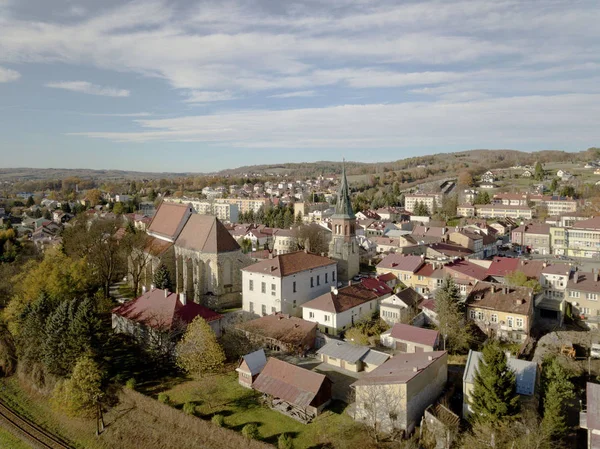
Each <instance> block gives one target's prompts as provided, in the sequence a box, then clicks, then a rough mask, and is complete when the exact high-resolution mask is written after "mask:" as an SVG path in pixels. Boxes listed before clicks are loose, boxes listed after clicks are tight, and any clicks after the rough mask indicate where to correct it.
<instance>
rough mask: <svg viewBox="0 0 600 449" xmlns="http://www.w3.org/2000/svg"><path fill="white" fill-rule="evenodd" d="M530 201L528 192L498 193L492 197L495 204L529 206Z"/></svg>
mask: <svg viewBox="0 0 600 449" xmlns="http://www.w3.org/2000/svg"><path fill="white" fill-rule="evenodd" d="M528 202H529V199H528V195H527V194H526V193H497V194H495V195H494V198H493V199H492V203H493V204H502V205H504V206H527V203H528Z"/></svg>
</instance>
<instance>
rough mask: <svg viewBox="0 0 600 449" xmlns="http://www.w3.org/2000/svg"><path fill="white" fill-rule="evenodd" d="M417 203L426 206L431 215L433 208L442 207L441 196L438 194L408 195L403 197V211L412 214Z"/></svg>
mask: <svg viewBox="0 0 600 449" xmlns="http://www.w3.org/2000/svg"><path fill="white" fill-rule="evenodd" d="M417 203H422V204H424V205H425V206H427V210H428V211H429V213H430V214H431V213H432V211H433V209H434V204H435V207H442V195H441V194H439V193H409V194H406V195H405V196H404V209H406V210H407V211H408V212H410V213H413V212H414V210H415V207H416V205H417Z"/></svg>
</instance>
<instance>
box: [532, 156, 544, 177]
mask: <svg viewBox="0 0 600 449" xmlns="http://www.w3.org/2000/svg"><path fill="white" fill-rule="evenodd" d="M533 177H534V178H535V179H536V181H543V180H544V168H543V167H542V164H541V163H540V161H537V162H536V163H535V172H534V175H533Z"/></svg>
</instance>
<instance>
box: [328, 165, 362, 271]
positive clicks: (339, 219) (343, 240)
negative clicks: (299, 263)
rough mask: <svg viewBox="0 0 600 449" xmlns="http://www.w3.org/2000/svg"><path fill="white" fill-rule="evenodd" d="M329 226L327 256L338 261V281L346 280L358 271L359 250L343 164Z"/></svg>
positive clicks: (354, 218)
mask: <svg viewBox="0 0 600 449" xmlns="http://www.w3.org/2000/svg"><path fill="white" fill-rule="evenodd" d="M331 226H332V228H331V229H332V238H331V242H330V243H329V257H331V258H332V259H334V260H335V261H336V262H337V263H338V276H339V279H340V281H341V282H348V281H349V280H350V279H352V278H353V277H354V276H356V275H357V274H358V272H359V250H358V242H357V240H356V217H355V216H354V212H353V211H352V201H351V200H350V188H349V187H348V180H347V178H346V167H345V166H344V167H343V168H342V182H341V184H340V190H339V192H338V198H337V203H336V205H335V214H334V215H333V216H332V217H331Z"/></svg>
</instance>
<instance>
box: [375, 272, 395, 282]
mask: <svg viewBox="0 0 600 449" xmlns="http://www.w3.org/2000/svg"><path fill="white" fill-rule="evenodd" d="M377 279H379V280H380V281H381V282H389V281H393V280H394V279H395V280H398V277H397V276H396V275H395V274H394V273H385V274H380V275H379V276H377Z"/></svg>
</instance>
